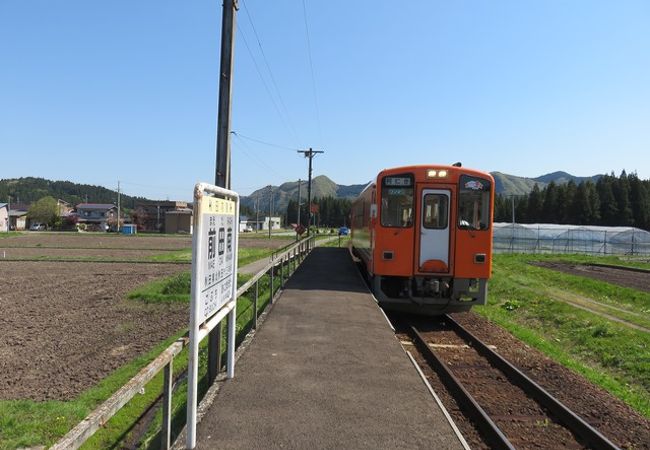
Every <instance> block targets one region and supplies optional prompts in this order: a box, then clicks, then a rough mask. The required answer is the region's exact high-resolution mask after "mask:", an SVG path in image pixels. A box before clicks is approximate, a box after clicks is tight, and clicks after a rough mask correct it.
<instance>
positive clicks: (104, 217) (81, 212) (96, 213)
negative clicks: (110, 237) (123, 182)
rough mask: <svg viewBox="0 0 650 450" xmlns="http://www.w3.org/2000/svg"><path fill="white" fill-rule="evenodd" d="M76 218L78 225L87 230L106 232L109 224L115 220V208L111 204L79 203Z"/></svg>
mask: <svg viewBox="0 0 650 450" xmlns="http://www.w3.org/2000/svg"><path fill="white" fill-rule="evenodd" d="M77 216H78V218H79V219H78V223H80V224H85V226H86V227H87V228H91V229H97V230H99V231H108V228H109V226H110V224H111V223H114V222H115V221H116V220H117V206H115V205H113V204H112V203H79V204H78V205H77Z"/></svg>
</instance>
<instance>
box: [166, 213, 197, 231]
mask: <svg viewBox="0 0 650 450" xmlns="http://www.w3.org/2000/svg"><path fill="white" fill-rule="evenodd" d="M165 233H188V234H192V210H191V209H189V208H183V209H177V210H173V211H167V212H166V213H165Z"/></svg>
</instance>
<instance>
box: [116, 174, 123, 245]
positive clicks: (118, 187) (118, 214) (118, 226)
mask: <svg viewBox="0 0 650 450" xmlns="http://www.w3.org/2000/svg"><path fill="white" fill-rule="evenodd" d="M121 207H122V205H121V203H120V180H117V232H118V233H119V232H120V212H121Z"/></svg>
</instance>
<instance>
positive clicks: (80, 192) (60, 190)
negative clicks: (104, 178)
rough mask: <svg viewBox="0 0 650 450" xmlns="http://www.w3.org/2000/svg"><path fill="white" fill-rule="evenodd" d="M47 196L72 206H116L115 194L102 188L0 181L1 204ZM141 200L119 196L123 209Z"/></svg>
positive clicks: (40, 180) (28, 179)
mask: <svg viewBox="0 0 650 450" xmlns="http://www.w3.org/2000/svg"><path fill="white" fill-rule="evenodd" d="M48 195H49V196H52V197H54V198H58V199H61V200H65V201H66V202H68V203H70V204H72V205H77V204H79V203H83V202H85V201H86V199H87V200H88V201H89V202H92V203H115V204H117V192H116V191H113V190H111V189H107V188H105V187H102V186H93V185H90V184H78V183H73V182H71V181H51V180H46V179H44V178H34V177H26V178H10V179H6V180H0V201H1V202H6V201H7V200H8V198H9V196H11V201H12V202H14V203H18V202H20V203H31V202H34V201H36V200H38V199H39V198H42V197H45V196H48ZM143 200H147V199H146V198H144V197H132V196H129V195H124V194H122V195H121V203H122V206H124V207H125V208H133V207H134V205H135V202H136V201H143Z"/></svg>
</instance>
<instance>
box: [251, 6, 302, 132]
mask: <svg viewBox="0 0 650 450" xmlns="http://www.w3.org/2000/svg"><path fill="white" fill-rule="evenodd" d="M241 3H242V5H243V6H244V11H245V12H246V16H247V17H248V21H249V22H250V24H251V28H252V29H253V34H254V35H255V39H256V40H257V45H258V47H259V48H260V53H261V54H262V59H263V60H264V64H265V65H266V69H267V70H268V72H269V77H270V79H271V83H272V84H273V87H274V88H275V92H276V95H277V96H278V100H279V101H280V105H281V106H282V109H283V110H284V113H285V115H286V118H287V122H288V124H289V129H290V131H291V132H292V133H293V135H294V136H293V137H294V138H295V139H296V141H297V142H300V139H299V138H298V133H296V129H295V127H294V126H293V122H292V121H291V115H290V114H289V109H288V108H287V105H286V104H285V102H284V99H283V98H282V94H281V92H280V88H279V87H278V84H277V82H276V81H275V76H274V75H273V70H271V65H270V64H269V61H268V58H267V57H266V52H265V51H264V47H263V46H262V40H261V39H260V36H259V34H258V33H257V28H256V27H255V23H254V22H253V17H252V15H251V13H250V11H249V10H248V6H246V2H245V1H244V0H241Z"/></svg>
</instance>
